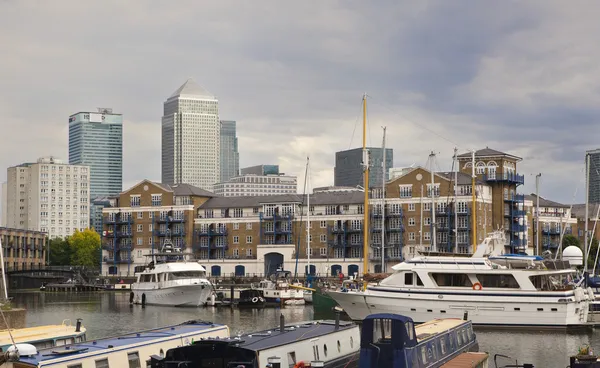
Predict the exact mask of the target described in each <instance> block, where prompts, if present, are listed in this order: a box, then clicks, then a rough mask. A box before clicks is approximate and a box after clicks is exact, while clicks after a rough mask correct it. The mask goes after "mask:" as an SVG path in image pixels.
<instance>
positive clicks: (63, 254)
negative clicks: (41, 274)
mask: <svg viewBox="0 0 600 368" xmlns="http://www.w3.org/2000/svg"><path fill="white" fill-rule="evenodd" d="M49 257H50V265H51V266H69V265H70V264H71V258H72V257H73V249H72V248H71V245H70V244H69V240H68V238H67V239H63V238H55V239H52V240H50V255H49Z"/></svg>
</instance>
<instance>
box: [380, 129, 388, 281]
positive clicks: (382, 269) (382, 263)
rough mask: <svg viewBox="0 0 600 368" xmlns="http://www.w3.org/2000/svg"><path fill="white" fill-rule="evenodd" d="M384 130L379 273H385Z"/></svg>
mask: <svg viewBox="0 0 600 368" xmlns="http://www.w3.org/2000/svg"><path fill="white" fill-rule="evenodd" d="M385 129H386V127H383V144H382V146H383V147H382V150H383V152H382V157H383V159H382V160H381V168H382V173H383V175H382V178H381V203H382V205H381V272H382V273H385V183H386V181H387V180H386V179H387V178H386V175H385V174H386V172H385Z"/></svg>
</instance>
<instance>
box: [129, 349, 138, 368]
mask: <svg viewBox="0 0 600 368" xmlns="http://www.w3.org/2000/svg"><path fill="white" fill-rule="evenodd" d="M127 360H128V361H129V368H141V367H140V354H139V353H138V352H137V351H134V352H133V353H127Z"/></svg>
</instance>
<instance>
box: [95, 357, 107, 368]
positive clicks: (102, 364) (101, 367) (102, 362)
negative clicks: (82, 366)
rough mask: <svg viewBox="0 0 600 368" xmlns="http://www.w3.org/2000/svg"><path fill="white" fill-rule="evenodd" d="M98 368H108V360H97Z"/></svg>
mask: <svg viewBox="0 0 600 368" xmlns="http://www.w3.org/2000/svg"><path fill="white" fill-rule="evenodd" d="M96 368H108V358H104V359H100V360H96Z"/></svg>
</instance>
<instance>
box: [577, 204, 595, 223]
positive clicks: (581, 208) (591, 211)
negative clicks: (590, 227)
mask: <svg viewBox="0 0 600 368" xmlns="http://www.w3.org/2000/svg"><path fill="white" fill-rule="evenodd" d="M598 206H600V204H599V203H590V205H589V208H588V217H589V218H590V219H595V218H596V214H597V213H598ZM571 212H573V214H574V215H575V217H577V218H578V219H583V218H584V217H585V203H584V204H574V205H573V209H572V211H571Z"/></svg>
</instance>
